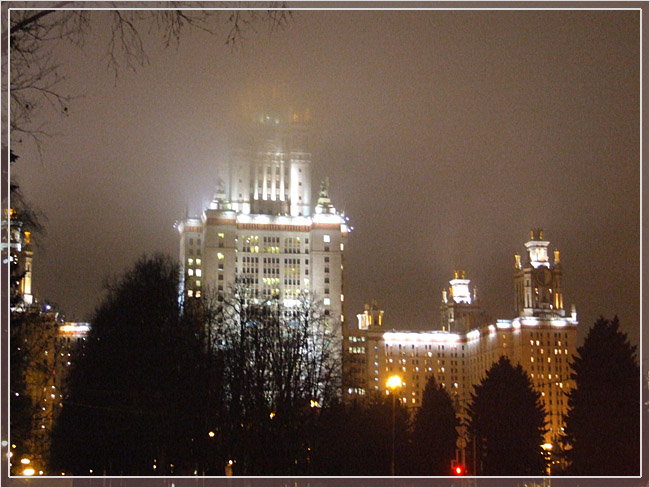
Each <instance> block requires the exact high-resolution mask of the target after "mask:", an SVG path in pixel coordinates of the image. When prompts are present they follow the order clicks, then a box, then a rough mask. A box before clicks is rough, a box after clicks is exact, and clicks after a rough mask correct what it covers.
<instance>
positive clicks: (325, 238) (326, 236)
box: [323, 234, 330, 242]
mask: <svg viewBox="0 0 650 488" xmlns="http://www.w3.org/2000/svg"><path fill="white" fill-rule="evenodd" d="M323 242H330V236H329V235H327V234H325V235H324V236H323Z"/></svg>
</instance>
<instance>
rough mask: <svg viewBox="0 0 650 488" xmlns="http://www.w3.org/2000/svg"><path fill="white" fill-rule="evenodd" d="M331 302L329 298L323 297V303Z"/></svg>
mask: <svg viewBox="0 0 650 488" xmlns="http://www.w3.org/2000/svg"><path fill="white" fill-rule="evenodd" d="M329 304H330V299H329V298H323V305H326V306H327V305H329Z"/></svg>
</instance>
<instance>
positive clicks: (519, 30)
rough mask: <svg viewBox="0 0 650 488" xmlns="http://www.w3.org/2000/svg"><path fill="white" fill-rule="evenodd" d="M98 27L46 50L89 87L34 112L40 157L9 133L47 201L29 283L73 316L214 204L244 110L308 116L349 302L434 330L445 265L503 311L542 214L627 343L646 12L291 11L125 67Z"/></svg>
mask: <svg viewBox="0 0 650 488" xmlns="http://www.w3.org/2000/svg"><path fill="white" fill-rule="evenodd" d="M100 34H101V33H99V32H98V33H97V34H96V35H95V36H91V38H90V40H89V42H88V43H87V45H86V46H84V47H83V48H77V47H71V46H62V48H61V50H60V53H59V54H60V56H61V59H62V60H63V61H64V62H65V69H66V76H67V79H66V81H65V84H66V87H68V88H69V89H70V90H71V91H73V92H75V93H78V94H79V95H82V96H81V97H80V98H78V99H76V100H74V101H73V103H72V105H71V107H70V114H69V116H68V117H65V118H59V117H56V116H52V117H50V115H49V114H48V113H47V112H45V113H44V114H45V117H46V118H48V119H49V122H50V123H51V125H52V129H53V130H52V131H51V132H53V133H55V134H56V135H54V136H53V137H50V138H48V139H46V140H45V142H44V144H43V147H42V153H43V157H42V159H41V158H39V156H38V154H37V153H36V151H34V150H33V148H30V147H18V146H16V150H17V152H18V153H19V154H20V160H19V162H18V163H17V165H16V166H15V174H16V176H17V177H18V181H19V183H20V184H21V186H22V188H23V192H24V194H25V196H26V197H27V198H28V199H29V200H31V201H32V202H33V203H34V204H35V205H36V207H38V208H39V209H40V210H42V211H43V212H44V213H45V214H46V215H47V218H48V220H47V222H46V224H45V225H46V227H47V234H46V235H45V236H43V237H41V238H40V242H38V247H37V248H36V253H35V257H34V288H35V293H36V294H37V295H38V296H40V297H41V298H43V299H48V300H51V301H52V302H54V303H55V304H57V305H58V306H59V307H60V308H61V309H62V310H63V311H64V312H65V313H66V316H67V317H68V318H69V319H76V320H84V319H88V318H89V315H90V314H91V313H92V310H93V307H94V306H95V305H96V304H97V303H98V302H99V299H100V296H101V293H102V292H101V290H102V281H103V279H104V278H105V277H106V276H109V275H112V274H114V273H117V272H119V271H121V270H123V269H124V268H126V267H128V266H129V265H130V264H131V263H132V262H133V261H134V260H135V259H136V258H138V257H139V256H141V255H142V254H143V253H149V254H151V253H153V252H155V251H163V252H165V253H167V254H169V255H171V256H174V257H175V256H178V233H177V231H176V230H175V229H174V227H173V225H174V222H176V221H177V220H179V219H181V218H183V216H184V215H185V211H186V209H187V211H188V212H189V213H190V214H199V213H200V212H201V211H202V209H204V208H205V207H207V206H208V204H209V202H210V200H211V199H212V196H213V193H214V189H215V184H216V183H217V180H218V178H219V177H222V178H223V176H221V175H223V174H224V172H225V171H227V165H228V162H229V160H230V158H231V155H232V153H233V151H234V150H235V149H236V148H237V147H238V144H239V142H240V138H241V137H245V135H246V134H245V130H244V127H245V125H246V123H247V122H249V121H250V120H251V118H252V117H255V116H259V114H260V113H261V112H262V111H266V112H267V113H270V112H272V111H277V113H278V114H282V113H285V114H287V113H294V112H295V113H299V114H301V116H303V117H304V116H305V114H306V112H307V111H308V114H309V125H310V131H311V146H312V147H311V152H312V188H313V189H314V192H316V189H317V188H318V185H319V183H320V181H321V180H322V179H324V178H325V177H329V181H330V187H329V188H330V191H329V193H330V197H331V200H332V204H333V205H335V206H336V208H337V209H339V210H342V211H345V214H346V216H348V217H350V224H351V225H352V226H354V231H353V232H352V233H351V234H350V237H349V244H348V246H347V248H346V254H347V257H346V266H347V282H348V296H347V300H348V302H347V304H346V308H347V313H348V315H349V316H350V317H349V318H352V319H353V318H354V316H355V315H356V314H357V313H361V312H363V306H364V303H370V302H371V301H372V300H373V299H375V300H377V301H378V303H379V304H380V306H381V308H382V310H385V316H384V321H385V324H386V325H387V327H389V328H393V327H394V328H396V329H407V328H408V329H417V328H422V329H427V328H432V327H433V326H437V325H438V323H439V305H440V290H442V289H443V288H445V287H446V286H448V282H449V280H451V279H453V273H454V270H456V269H463V270H465V271H466V273H467V278H468V279H470V280H471V287H472V288H473V287H476V288H477V295H478V298H479V300H480V303H481V305H482V307H483V308H484V309H485V310H486V312H488V313H489V314H490V315H491V316H492V317H493V318H494V319H497V318H511V317H512V316H513V315H514V310H513V309H514V289H513V281H512V275H513V271H514V267H515V258H514V255H515V254H516V253H518V254H522V253H524V252H525V248H524V246H523V244H524V242H526V241H527V239H528V233H529V231H530V229H532V228H543V229H544V235H545V238H547V239H548V240H549V241H550V243H551V244H550V247H549V251H553V250H555V249H558V250H560V252H561V256H562V266H563V272H564V292H565V306H566V308H567V309H569V308H570V305H571V304H575V305H576V309H577V314H578V320H579V321H580V323H581V327H582V328H583V330H586V329H587V328H588V327H589V326H590V325H591V324H592V323H593V322H594V321H595V320H596V319H597V317H598V316H599V315H601V314H603V315H605V316H606V317H612V316H613V315H614V314H618V315H619V317H620V321H621V323H622V324H623V327H624V329H625V330H626V331H627V332H628V333H629V334H630V336H631V338H632V340H633V342H635V343H638V338H639V331H638V325H639V320H640V315H639V297H640V292H639V284H640V281H639V278H640V269H639V266H640V260H639V239H640V228H639V217H640V214H639V212H640V205H639V198H640V185H639V183H640V161H639V135H640V131H639V81H640V77H639V69H638V68H639V15H638V12H635V11H546V10H540V11H514V10H505V11H354V12H349V11H324V12H319V11H296V12H295V13H294V20H293V22H292V23H291V24H290V25H289V26H288V27H287V28H286V29H284V30H279V31H276V32H273V33H272V34H268V33H265V32H260V33H259V34H258V35H256V36H251V37H250V38H248V39H246V41H245V43H244V44H243V45H242V46H241V47H239V48H237V49H235V50H234V51H231V50H229V49H228V48H224V47H222V46H221V45H220V44H219V43H216V42H214V41H213V40H212V41H209V39H210V38H206V36H205V35H204V34H203V33H201V32H195V33H193V34H191V35H188V36H187V37H184V38H183V39H181V42H180V44H179V46H178V48H171V49H167V50H164V49H158V48H156V47H155V46H151V47H150V48H149V49H150V51H149V58H150V62H149V64H148V65H146V66H144V67H143V68H141V69H138V70H136V71H135V72H132V71H129V70H124V71H122V72H120V73H119V76H118V77H117V78H115V77H114V76H113V74H112V73H111V72H110V71H109V70H108V69H103V66H104V65H103V61H102V42H101V36H100ZM274 94H275V96H274ZM224 180H225V178H224ZM316 197H317V195H315V194H314V196H313V197H312V205H314V204H315V201H316Z"/></svg>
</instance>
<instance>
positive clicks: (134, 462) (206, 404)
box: [52, 256, 219, 475]
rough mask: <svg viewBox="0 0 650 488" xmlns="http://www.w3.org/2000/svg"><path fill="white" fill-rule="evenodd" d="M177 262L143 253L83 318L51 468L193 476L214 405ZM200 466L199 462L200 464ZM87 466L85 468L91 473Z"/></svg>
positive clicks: (196, 325) (200, 342) (211, 375)
mask: <svg viewBox="0 0 650 488" xmlns="http://www.w3.org/2000/svg"><path fill="white" fill-rule="evenodd" d="M178 290H179V272H178V266H177V265H176V264H174V263H173V262H172V261H171V260H170V259H168V258H165V257H162V256H154V257H153V258H146V257H143V258H142V259H140V260H139V261H138V262H137V263H136V264H135V266H134V267H133V269H131V270H129V271H128V272H126V273H125V274H124V275H123V276H121V277H120V278H118V280H117V281H116V282H115V283H113V284H112V285H110V286H109V288H108V293H107V296H106V298H105V299H104V301H103V302H102V303H101V305H100V306H99V307H98V308H97V310H96V312H95V314H94V318H93V320H92V321H91V332H90V334H89V336H88V338H87V341H86V346H85V348H84V350H83V352H82V354H83V355H82V356H81V357H80V358H79V360H78V361H77V362H76V363H75V365H74V368H73V370H72V372H71V377H70V391H69V395H68V397H67V398H65V399H64V401H63V409H62V412H61V416H60V417H59V421H58V422H57V424H56V427H55V431H54V435H53V446H52V450H53V457H52V465H53V467H54V468H56V471H55V472H61V471H64V472H66V473H71V474H75V475H88V474H91V473H92V474H95V475H101V474H104V473H105V474H114V475H121V474H124V475H143V474H172V473H175V474H191V473H192V471H193V470H194V469H197V467H196V466H194V465H193V464H194V463H195V461H194V460H195V459H199V457H198V455H197V453H200V452H201V451H202V447H203V446H201V445H200V443H201V442H204V441H207V430H206V424H208V423H213V422H209V421H208V419H206V416H208V415H210V414H211V412H213V411H216V407H215V406H214V402H215V400H214V398H211V395H210V394H209V393H210V392H211V390H210V389H209V388H206V387H205V379H206V378H215V377H219V375H218V374H216V372H215V371H210V370H209V369H208V368H207V366H208V365H209V364H210V363H209V362H208V361H207V360H206V349H205V345H204V344H205V341H204V337H203V332H202V327H201V324H200V323H197V322H196V321H192V320H188V319H186V318H185V317H183V315H182V308H181V303H180V302H179V296H178ZM201 468H202V467H201ZM91 470H92V471H91Z"/></svg>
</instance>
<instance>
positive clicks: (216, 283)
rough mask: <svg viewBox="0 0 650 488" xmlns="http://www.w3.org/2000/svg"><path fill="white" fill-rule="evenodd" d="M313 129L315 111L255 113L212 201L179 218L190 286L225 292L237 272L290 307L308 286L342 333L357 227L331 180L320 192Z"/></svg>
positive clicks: (192, 290)
mask: <svg viewBox="0 0 650 488" xmlns="http://www.w3.org/2000/svg"><path fill="white" fill-rule="evenodd" d="M309 137H310V117H309V113H308V111H304V112H302V113H297V112H293V113H292V112H289V113H285V114H281V113H278V112H276V113H261V114H259V115H258V117H257V118H256V119H255V120H254V121H253V122H252V124H251V127H250V129H249V130H248V131H247V132H245V133H244V137H242V143H241V147H240V148H239V149H238V150H237V151H235V152H234V154H233V156H232V158H231V161H230V168H229V172H228V174H227V175H226V179H225V180H219V182H218V183H217V187H216V191H215V194H214V198H213V199H212V202H211V203H210V205H209V206H208V208H206V209H205V210H204V211H203V213H202V215H201V216H200V217H187V218H185V219H184V220H183V221H182V222H180V223H179V224H178V225H177V228H178V231H179V234H180V261H181V265H182V272H183V278H184V279H183V286H184V293H185V295H186V296H187V297H200V296H201V295H202V294H205V293H206V292H208V291H210V292H212V293H214V292H216V293H219V294H222V293H227V292H228V290H229V288H230V287H231V286H232V285H233V284H234V283H235V282H236V281H237V282H238V283H241V284H243V285H244V286H245V287H246V289H247V290H248V291H249V292H250V293H251V296H252V297H253V299H255V300H260V301H263V300H267V299H271V298H279V299H280V300H281V301H282V302H283V304H284V305H285V307H287V308H291V307H292V306H294V305H296V304H297V299H298V297H299V296H300V295H301V294H302V293H304V292H305V291H308V292H309V293H310V294H311V296H312V297H314V298H315V299H316V300H318V301H320V302H321V303H322V306H323V309H324V313H325V315H327V316H329V317H330V324H331V327H332V329H333V331H334V332H336V334H337V336H339V337H340V336H341V324H342V323H343V321H344V303H345V281H344V276H345V273H344V271H345V248H346V246H347V241H348V234H349V232H350V230H351V228H350V227H349V226H348V223H347V219H346V218H345V216H344V215H343V214H342V213H341V212H338V211H337V210H336V208H335V207H334V206H333V205H332V203H331V201H330V197H329V183H328V181H327V180H326V181H324V182H323V183H322V184H321V186H320V189H319V192H318V195H317V198H316V200H315V201H314V195H313V193H312V189H311V166H312V156H311V152H310V151H309Z"/></svg>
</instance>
